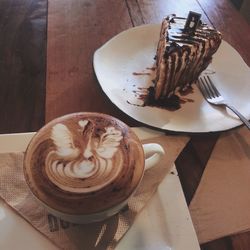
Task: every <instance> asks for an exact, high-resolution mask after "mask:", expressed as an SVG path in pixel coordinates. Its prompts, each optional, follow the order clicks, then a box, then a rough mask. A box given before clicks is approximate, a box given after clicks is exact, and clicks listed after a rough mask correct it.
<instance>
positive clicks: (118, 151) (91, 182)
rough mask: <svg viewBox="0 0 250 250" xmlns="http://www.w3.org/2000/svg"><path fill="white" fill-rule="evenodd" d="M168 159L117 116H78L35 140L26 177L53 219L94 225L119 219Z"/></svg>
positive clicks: (46, 129) (50, 125)
mask: <svg viewBox="0 0 250 250" xmlns="http://www.w3.org/2000/svg"><path fill="white" fill-rule="evenodd" d="M163 154H164V149H163V148H162V146H161V145H159V144H156V143H150V144H142V143H141V142H140V140H139V138H138V137H137V136H136V134H135V133H134V132H133V131H132V130H131V128H129V127H128V126H127V125H126V124H124V123H123V122H121V121H120V120H118V119H116V118H114V117H112V116H108V115H105V114H101V113H90V112H81V113H73V114H69V115H66V116H63V117H59V118H57V119H55V120H53V121H51V122H50V123H48V124H47V125H45V126H44V127H43V128H42V129H41V130H39V131H38V132H37V134H36V135H35V136H34V137H33V138H32V140H31V142H30V144H29V146H28V148H27V150H26V153H25V158H24V175H25V180H26V182H27V184H28V186H29V188H30V190H31V192H32V193H33V194H34V196H35V197H36V198H37V200H38V201H39V202H40V203H41V204H42V205H43V206H45V207H46V208H47V210H48V211H49V212H50V213H52V214H54V215H55V216H58V217H60V218H61V219H63V220H65V221H69V222H73V223H91V222H96V221H102V220H105V219H107V218H108V217H110V216H112V215H114V214H116V213H118V212H119V211H120V210H121V209H122V208H123V207H124V206H125V205H126V204H127V202H128V200H129V198H130V197H131V196H132V195H133V194H134V193H135V191H136V189H137V187H138V185H139V184H140V182H141V179H142V178H143V175H144V172H145V171H147V169H149V168H151V167H153V166H155V165H156V164H157V163H158V162H159V161H160V159H161V157H162V155H163Z"/></svg>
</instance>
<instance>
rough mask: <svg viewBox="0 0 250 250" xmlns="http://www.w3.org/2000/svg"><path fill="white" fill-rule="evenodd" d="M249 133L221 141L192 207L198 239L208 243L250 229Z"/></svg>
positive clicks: (236, 132) (227, 135)
mask: <svg viewBox="0 0 250 250" xmlns="http://www.w3.org/2000/svg"><path fill="white" fill-rule="evenodd" d="M249 190H250V131H249V130H248V129H247V128H246V127H241V128H238V129H236V130H233V131H229V132H225V133H223V134H222V135H221V136H220V138H219V139H218V141H217V143H216V145H215V148H214V150H213V152H212V154H211V157H210V159H209V161H208V163H207V166H206V169H205V171H204V173H203V176H202V178H201V182H200V185H199V187H198V189H197V191H196V193H195V195H194V198H193V200H192V201H191V204H190V206H189V209H190V213H191V217H192V220H193V223H194V227H195V229H196V233H197V236H198V240H199V242H200V243H205V242H208V241H211V240H215V239H218V238H221V237H224V236H228V235H232V234H236V233H241V232H244V231H248V230H250V213H249V211H250V195H249Z"/></svg>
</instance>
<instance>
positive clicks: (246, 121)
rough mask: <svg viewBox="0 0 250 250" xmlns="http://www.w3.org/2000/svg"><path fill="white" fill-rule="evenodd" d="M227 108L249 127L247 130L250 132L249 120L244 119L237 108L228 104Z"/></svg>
mask: <svg viewBox="0 0 250 250" xmlns="http://www.w3.org/2000/svg"><path fill="white" fill-rule="evenodd" d="M226 106H227V107H228V108H229V109H231V110H232V111H233V112H234V113H235V114H236V115H237V116H238V117H239V118H240V120H241V121H242V122H243V123H244V124H245V125H246V126H247V128H248V129H249V130H250V122H249V121H248V120H247V118H246V117H244V116H243V115H242V114H241V113H240V112H239V111H238V110H237V109H235V107H233V106H231V105H228V104H226Z"/></svg>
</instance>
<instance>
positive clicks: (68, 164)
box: [45, 120, 123, 193]
mask: <svg viewBox="0 0 250 250" xmlns="http://www.w3.org/2000/svg"><path fill="white" fill-rule="evenodd" d="M78 125H79V128H78V131H79V132H80V135H81V136H82V137H80V138H79V139H80V140H83V141H84V142H85V143H84V144H83V145H81V144H80V145H79V146H76V145H75V143H74V138H73V133H72V132H71V131H70V129H69V128H68V127H67V126H66V125H64V124H61V123H58V124H56V125H55V126H53V127H52V132H51V139H52V140H53V143H54V145H55V147H56V149H55V150H53V151H51V152H50V153H49V154H48V155H47V157H46V160H45V171H46V173H47V176H48V178H49V179H50V181H51V182H53V183H54V184H55V185H56V186H58V187H59V188H61V189H63V190H65V191H70V192H75V193H84V192H93V191H97V190H99V189H100V188H103V187H104V186H106V185H108V184H109V183H111V182H112V181H113V180H114V179H115V178H116V177H117V175H118V174H119V172H120V171H121V168H122V166H123V157H122V154H121V152H119V145H120V141H121V139H122V133H121V131H119V130H118V129H116V128H114V127H107V128H105V132H103V133H102V134H99V135H94V133H93V132H94V127H95V125H94V124H92V123H91V122H90V121H88V120H80V121H79V122H78ZM88 179H89V180H88ZM90 182H91V186H90Z"/></svg>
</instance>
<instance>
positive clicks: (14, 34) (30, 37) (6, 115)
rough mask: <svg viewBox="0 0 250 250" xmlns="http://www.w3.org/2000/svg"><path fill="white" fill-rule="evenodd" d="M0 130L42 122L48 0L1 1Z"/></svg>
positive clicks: (34, 127) (33, 128)
mask: <svg viewBox="0 0 250 250" xmlns="http://www.w3.org/2000/svg"><path fill="white" fill-rule="evenodd" d="M0 13H1V14H0V29H1V36H0V55H1V57H0V82H1V84H0V107H1V108H0V117H1V122H0V133H13V132H25V131H36V130H37V129H39V128H40V127H41V126H42V125H43V124H44V109H45V74H46V72H45V70H46V67H45V63H46V61H45V60H46V25H47V22H46V20H47V2H46V1H45V0H37V1H35V0H20V1H9V0H1V1H0Z"/></svg>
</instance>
